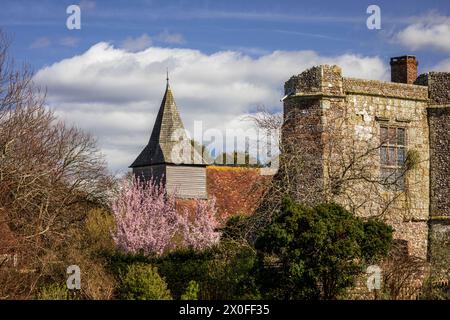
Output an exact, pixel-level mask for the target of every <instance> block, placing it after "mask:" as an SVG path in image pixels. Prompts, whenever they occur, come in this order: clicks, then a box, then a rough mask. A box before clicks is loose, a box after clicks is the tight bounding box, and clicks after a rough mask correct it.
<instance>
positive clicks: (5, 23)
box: [0, 0, 450, 69]
mask: <svg viewBox="0 0 450 320" xmlns="http://www.w3.org/2000/svg"><path fill="white" fill-rule="evenodd" d="M79 3H80V2H76V1H73V0H72V1H56V0H53V1H49V0H47V1H16V0H3V1H2V10H1V11H0V25H1V26H2V27H3V28H4V29H6V30H7V31H8V32H9V33H10V34H11V35H12V36H13V39H14V42H13V50H14V54H15V56H16V57H17V59H18V60H20V61H26V62H27V63H29V64H31V65H32V66H33V67H34V68H36V69H38V68H40V67H42V66H44V65H48V64H51V63H53V62H55V61H58V60H61V59H63V58H67V57H71V56H73V55H74V54H80V53H82V52H83V51H85V50H86V49H88V48H89V47H90V46H92V45H93V44H95V43H97V42H100V41H109V42H112V43H115V44H119V43H121V42H122V41H124V39H126V38H127V37H139V36H141V35H142V34H148V35H149V36H155V35H158V34H161V33H163V32H166V33H175V34H180V35H181V36H182V38H183V41H182V42H181V43H173V44H170V43H169V44H168V43H164V42H163V41H158V40H155V41H154V42H153V43H154V44H155V45H161V46H170V47H186V48H195V49H199V50H201V51H203V52H205V53H212V52H216V51H220V50H239V51H243V52H245V53H248V54H250V55H261V54H264V53H267V52H271V51H274V50H315V51H318V52H320V53H322V54H326V55H336V54H343V53H349V52H351V53H359V54H364V55H379V56H381V57H384V58H386V59H387V58H388V57H390V56H393V55H400V54H403V53H416V54H419V55H420V62H421V67H422V66H423V67H424V68H426V67H429V66H431V65H433V64H434V63H435V61H436V60H438V59H440V58H443V57H444V54H443V53H441V52H435V51H430V50H417V51H416V50H414V52H411V50H408V48H405V47H404V46H401V45H397V44H396V43H392V42H389V41H387V40H386V39H388V38H389V35H390V34H391V33H392V32H394V31H395V30H396V29H399V28H401V27H403V26H405V25H407V24H408V23H411V19H412V18H413V17H417V16H421V15H423V14H426V13H429V12H436V13H439V14H441V15H446V16H448V15H450V2H449V1H411V0H409V1H373V0H371V1H298V0H297V1H273V0H272V1H264V0H259V1H167V0H166V1H142V0H140V1H139V0H138V1H135V0H133V1H117V0H116V1H114V0H110V1H100V0H97V1H81V7H82V29H81V30H68V29H67V28H66V27H65V21H66V18H67V14H66V12H65V11H66V8H67V6H68V5H70V4H79ZM370 4H376V5H378V6H380V8H381V14H382V29H381V30H368V29H367V27H366V23H365V22H366V19H367V17H368V14H367V13H366V8H367V7H368V5H370ZM39 38H41V39H48V40H49V43H48V44H46V43H43V44H42V45H41V46H39V45H38V46H33V43H34V42H35V41H36V40H37V39H39ZM64 38H73V41H68V43H66V44H65V45H64V44H62V43H61V42H62V41H63V39H64Z"/></svg>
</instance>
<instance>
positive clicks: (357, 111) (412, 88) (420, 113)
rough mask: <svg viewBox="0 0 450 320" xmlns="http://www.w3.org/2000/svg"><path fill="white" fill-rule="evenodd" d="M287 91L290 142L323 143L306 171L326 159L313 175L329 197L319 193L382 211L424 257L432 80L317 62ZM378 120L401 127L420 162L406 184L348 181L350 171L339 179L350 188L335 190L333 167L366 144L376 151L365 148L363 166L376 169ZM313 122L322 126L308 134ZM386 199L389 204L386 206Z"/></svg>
mask: <svg viewBox="0 0 450 320" xmlns="http://www.w3.org/2000/svg"><path fill="white" fill-rule="evenodd" d="M285 92H286V94H287V95H290V96H289V97H288V98H287V99H286V100H285V101H284V112H285V117H288V120H289V121H291V123H290V124H289V125H288V126H287V128H286V129H285V130H284V131H283V139H286V137H289V138H293V139H295V138H296V137H297V144H295V143H294V144H293V145H296V148H297V149H296V152H298V153H301V152H303V153H304V154H312V153H311V152H310V143H309V142H310V141H312V140H314V141H316V143H317V145H318V146H319V147H318V148H317V149H316V150H315V152H316V153H314V154H313V155H314V157H316V159H317V160H316V162H315V163H313V164H312V165H311V166H310V167H309V168H308V169H307V170H305V172H303V173H302V175H304V176H305V177H307V179H306V180H308V181H310V178H311V172H313V171H318V170H320V168H319V166H320V167H321V170H322V175H321V176H320V177H319V176H317V175H316V176H315V178H321V179H323V186H324V188H325V189H326V188H327V186H328V189H329V192H328V194H327V195H328V196H329V198H324V199H322V200H325V201H326V200H330V199H332V200H336V201H338V202H340V203H341V204H343V205H344V206H346V207H347V208H348V209H350V210H352V211H354V212H355V214H357V215H360V216H367V217H368V216H374V215H376V216H380V218H382V219H384V220H385V221H386V222H388V223H389V224H390V225H392V226H393V227H394V229H395V233H394V237H395V238H396V239H403V240H406V241H407V242H408V252H409V254H411V255H414V256H417V257H420V258H425V257H426V255H427V245H428V225H427V223H428V213H429V212H428V210H429V202H428V201H429V181H428V177H429V163H428V158H429V154H428V124H427V113H426V107H427V103H428V88H427V87H424V86H420V85H408V84H402V83H389V82H383V81H372V80H361V79H352V78H343V77H342V74H341V69H340V68H339V67H337V66H319V67H314V68H311V69H309V70H306V71H305V72H303V73H301V74H299V75H297V76H294V77H292V78H291V79H290V80H289V81H287V82H286V84H285ZM292 114H294V116H288V115H292ZM381 123H383V124H389V125H394V126H401V127H404V128H405V129H406V132H407V148H408V149H409V150H415V151H417V152H418V154H419V156H420V162H419V163H418V165H417V167H416V168H415V169H414V170H413V171H411V172H409V173H408V175H407V177H406V190H405V192H404V193H400V194H399V193H398V192H397V193H394V192H392V191H389V190H385V189H384V188H383V187H381V186H377V187H374V185H373V184H369V183H367V181H364V179H358V178H356V179H354V180H353V181H352V182H348V181H351V178H350V179H349V180H348V181H344V182H342V184H346V185H344V186H339V187H342V188H346V191H345V193H344V192H341V193H342V194H339V195H338V196H335V195H333V192H334V191H333V188H334V186H333V179H334V178H335V176H339V174H340V173H341V172H340V171H339V170H340V168H336V167H339V166H341V167H343V166H345V165H346V164H349V162H348V161H350V160H349V159H351V158H352V157H353V156H355V155H358V154H364V148H366V149H367V150H369V149H371V148H373V149H374V150H375V152H373V153H372V154H370V155H368V156H367V158H368V159H367V161H366V162H365V163H363V165H361V168H364V170H367V174H369V175H370V176H371V177H375V178H376V177H379V172H380V169H379V151H378V150H376V146H377V145H379V144H380V138H379V137H380V124H381ZM313 126H316V130H317V131H316V133H315V134H310V137H311V139H307V138H306V139H305V135H304V134H299V132H298V131H299V130H300V129H301V128H303V131H305V130H304V129H305V128H308V127H313ZM296 130H297V131H296ZM300 131H301V130H300ZM291 144H292V143H291ZM373 146H374V147H373ZM320 153H321V154H320ZM281 167H283V165H281ZM358 170H363V169H358ZM355 171H357V170H355ZM364 174H366V173H364ZM306 185H307V184H306ZM368 197H373V199H370V198H368ZM298 200H303V199H302V197H300V198H299V199H298ZM381 202H384V203H386V204H388V205H385V206H384V207H383V205H384V204H382V203H381ZM386 208H388V209H387V210H386Z"/></svg>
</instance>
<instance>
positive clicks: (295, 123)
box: [248, 102, 426, 234]
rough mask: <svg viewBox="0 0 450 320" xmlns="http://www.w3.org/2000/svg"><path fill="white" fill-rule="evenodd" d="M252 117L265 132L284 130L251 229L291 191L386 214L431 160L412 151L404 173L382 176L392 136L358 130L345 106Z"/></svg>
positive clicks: (354, 209)
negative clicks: (273, 169) (409, 178)
mask: <svg viewBox="0 0 450 320" xmlns="http://www.w3.org/2000/svg"><path fill="white" fill-rule="evenodd" d="M309 103H310V104H311V102H309ZM251 118H252V120H253V121H254V123H255V125H256V127H257V128H258V129H259V130H260V131H266V132H268V133H269V132H272V133H273V132H280V133H281V134H280V135H279V136H278V137H277V139H278V141H279V149H280V150H279V152H280V153H279V159H278V172H277V174H276V176H275V178H274V179H273V180H272V183H271V186H270V187H269V188H268V189H267V192H266V194H265V197H264V200H263V201H262V202H261V207H260V210H259V212H258V213H257V214H256V215H255V216H254V217H252V218H251V219H250V221H251V227H250V230H249V231H248V232H249V234H253V231H255V230H258V229H259V228H260V227H262V226H264V225H265V224H267V223H268V222H269V221H270V219H271V217H272V215H273V214H275V213H276V212H278V210H279V206H280V204H281V200H282V199H283V198H284V197H286V196H291V197H292V198H293V199H296V200H298V201H301V202H303V203H306V204H310V205H314V204H317V203H321V202H336V203H340V204H342V205H344V206H345V207H346V208H347V209H348V210H350V211H351V212H353V213H354V214H357V215H360V216H366V217H382V218H386V217H387V216H388V213H389V210H390V209H391V208H392V206H393V204H395V203H396V201H397V200H398V199H399V198H402V197H405V195H406V196H407V194H408V188H410V187H411V185H408V184H406V185H405V186H404V190H400V188H399V185H400V183H402V181H403V179H404V177H405V176H406V175H407V174H408V172H409V171H411V170H413V169H414V168H415V167H416V166H417V165H418V163H419V162H420V161H425V160H426V159H419V158H418V156H417V154H416V153H414V151H411V152H410V153H408V155H407V157H406V161H405V162H404V164H403V166H402V168H401V170H400V172H399V173H396V174H395V176H394V175H393V174H392V175H391V176H388V177H382V176H380V170H379V168H380V150H381V148H382V146H383V145H384V144H385V142H386V141H384V140H383V139H381V138H380V137H378V136H377V135H375V134H373V133H372V134H368V133H365V132H357V131H356V130H355V126H354V125H353V124H352V123H350V121H351V116H350V115H348V114H347V110H346V108H345V106H334V107H333V112H328V113H327V112H326V111H325V112H324V111H323V110H320V108H319V106H316V107H314V105H313V106H312V107H311V105H309V106H308V107H305V108H304V109H301V108H293V109H292V110H291V111H289V112H285V113H284V114H281V113H271V112H269V111H267V110H266V109H264V108H260V109H259V110H258V112H257V113H256V114H255V115H254V116H252V117H251ZM386 191H389V192H386Z"/></svg>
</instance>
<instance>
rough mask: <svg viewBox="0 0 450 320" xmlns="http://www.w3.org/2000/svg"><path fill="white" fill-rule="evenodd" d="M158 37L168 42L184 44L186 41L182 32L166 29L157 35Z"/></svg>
mask: <svg viewBox="0 0 450 320" xmlns="http://www.w3.org/2000/svg"><path fill="white" fill-rule="evenodd" d="M156 38H157V39H158V40H159V41H161V42H163V43H167V44H183V43H185V40H184V37H183V35H181V34H180V33H170V32H169V31H168V30H164V31H163V32H161V33H160V34H158V35H157V36H156Z"/></svg>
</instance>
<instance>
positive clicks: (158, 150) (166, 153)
mask: <svg viewBox="0 0 450 320" xmlns="http://www.w3.org/2000/svg"><path fill="white" fill-rule="evenodd" d="M180 141H184V142H189V139H188V138H187V135H186V131H185V129H184V125H183V122H182V121H181V117H180V114H179V112H178V109H177V105H176V103H175V99H174V98H173V94H172V89H171V88H170V85H169V77H168V76H167V85H166V92H165V93H164V97H163V100H162V102H161V106H160V108H159V112H158V115H157V116H156V121H155V125H154V126H153V131H152V134H151V136H150V141H149V142H148V144H147V146H146V147H145V148H144V150H142V152H141V153H140V154H139V156H138V157H137V158H136V160H134V162H133V163H132V164H131V166H130V167H131V168H134V167H144V166H150V165H156V164H171V163H176V164H180V163H179V162H180V161H174V160H175V159H172V150H173V149H174V147H175V146H176V145H177V144H179V143H180ZM194 152H195V154H194V157H195V158H194V159H197V161H196V162H195V163H194V162H193V161H182V162H181V163H183V164H197V165H202V164H203V165H204V164H205V161H204V160H203V158H202V157H201V156H200V157H199V155H198V153H197V152H196V151H194ZM198 159H200V161H199V160H198Z"/></svg>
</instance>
